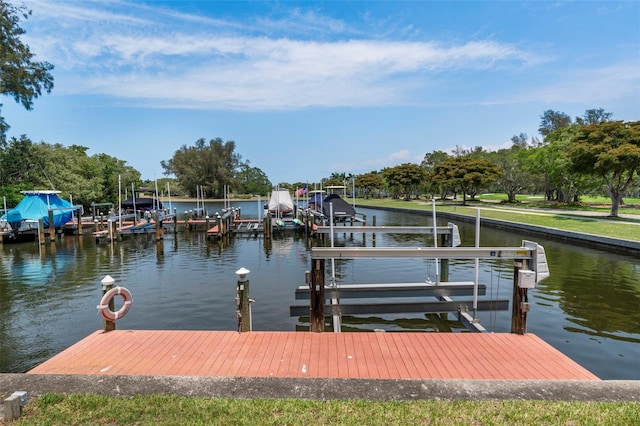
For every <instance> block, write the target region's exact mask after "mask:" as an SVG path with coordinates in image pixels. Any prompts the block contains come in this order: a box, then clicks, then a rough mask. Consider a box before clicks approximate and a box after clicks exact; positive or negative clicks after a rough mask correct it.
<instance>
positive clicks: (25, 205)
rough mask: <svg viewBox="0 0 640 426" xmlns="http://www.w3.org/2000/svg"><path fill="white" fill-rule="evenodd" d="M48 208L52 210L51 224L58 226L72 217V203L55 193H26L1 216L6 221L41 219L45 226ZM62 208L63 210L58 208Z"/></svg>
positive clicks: (47, 219)
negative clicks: (14, 205)
mask: <svg viewBox="0 0 640 426" xmlns="http://www.w3.org/2000/svg"><path fill="white" fill-rule="evenodd" d="M49 209H54V210H53V226H54V228H58V227H60V226H62V225H64V224H65V223H67V222H69V221H70V220H71V218H72V217H73V205H72V204H71V203H70V202H68V201H67V200H63V199H62V198H60V197H58V195H57V194H50V193H41V194H26V195H25V196H24V198H23V199H22V200H21V201H20V202H19V203H18V205H17V206H16V207H15V208H13V209H11V210H9V211H8V212H7V214H5V215H3V216H2V219H5V220H6V221H7V222H19V221H21V220H39V219H43V223H44V226H45V227H48V226H49ZM59 209H63V210H59Z"/></svg>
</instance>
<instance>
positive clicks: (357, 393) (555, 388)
mask: <svg viewBox="0 0 640 426" xmlns="http://www.w3.org/2000/svg"><path fill="white" fill-rule="evenodd" d="M18 390H22V391H27V392H28V394H29V396H30V397H33V396H39V395H42V394H45V393H49V392H57V393H86V394H99V395H110V396H133V395H152V394H171V395H181V396H202V397H211V398H299V399H310V400H327V399H339V400H358V399H362V400H371V401H418V400H436V401H456V400H458V401H478V400H505V401H506V400H543V401H612V402H615V401H617V402H621V401H627V402H640V381H636V380H603V381H597V380H596V381H590V380H589V381H580V380H575V381H574V380H395V379H394V380H380V379H378V380H369V379H315V378H251V377H199V376H198V377H195V376H115V375H114V376H110V375H104V376H95V375H91V376H84V375H54V374H0V393H5V394H7V393H12V392H14V391H18Z"/></svg>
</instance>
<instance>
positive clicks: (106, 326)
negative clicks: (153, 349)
mask: <svg viewBox="0 0 640 426" xmlns="http://www.w3.org/2000/svg"><path fill="white" fill-rule="evenodd" d="M109 223H111V222H109ZM109 229H111V226H109ZM112 288H113V281H111V282H105V280H103V281H102V295H103V296H104V295H105V294H106V293H107V292H108V291H109V290H111V289H112ZM115 307H116V304H115V301H114V300H113V298H112V299H111V300H110V301H109V310H111V311H112V312H115V310H116V309H115ZM115 329H116V323H115V322H114V321H109V320H108V319H104V323H103V330H104V331H113V330H115Z"/></svg>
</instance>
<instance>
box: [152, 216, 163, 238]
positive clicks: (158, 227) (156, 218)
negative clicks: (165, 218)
mask: <svg viewBox="0 0 640 426" xmlns="http://www.w3.org/2000/svg"><path fill="white" fill-rule="evenodd" d="M153 215H154V218H153V220H154V221H155V222H156V241H160V240H162V238H163V235H162V217H161V215H160V212H155V213H154V214H153Z"/></svg>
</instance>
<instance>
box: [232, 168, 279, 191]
mask: <svg viewBox="0 0 640 426" xmlns="http://www.w3.org/2000/svg"><path fill="white" fill-rule="evenodd" d="M238 183H239V185H240V187H239V192H242V193H243V194H254V195H269V192H270V191H271V187H272V185H271V182H270V181H269V178H268V177H267V175H266V174H265V173H264V172H263V171H262V170H260V169H259V168H258V167H250V166H249V165H248V164H245V165H244V166H242V167H241V168H240V171H239V172H238Z"/></svg>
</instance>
